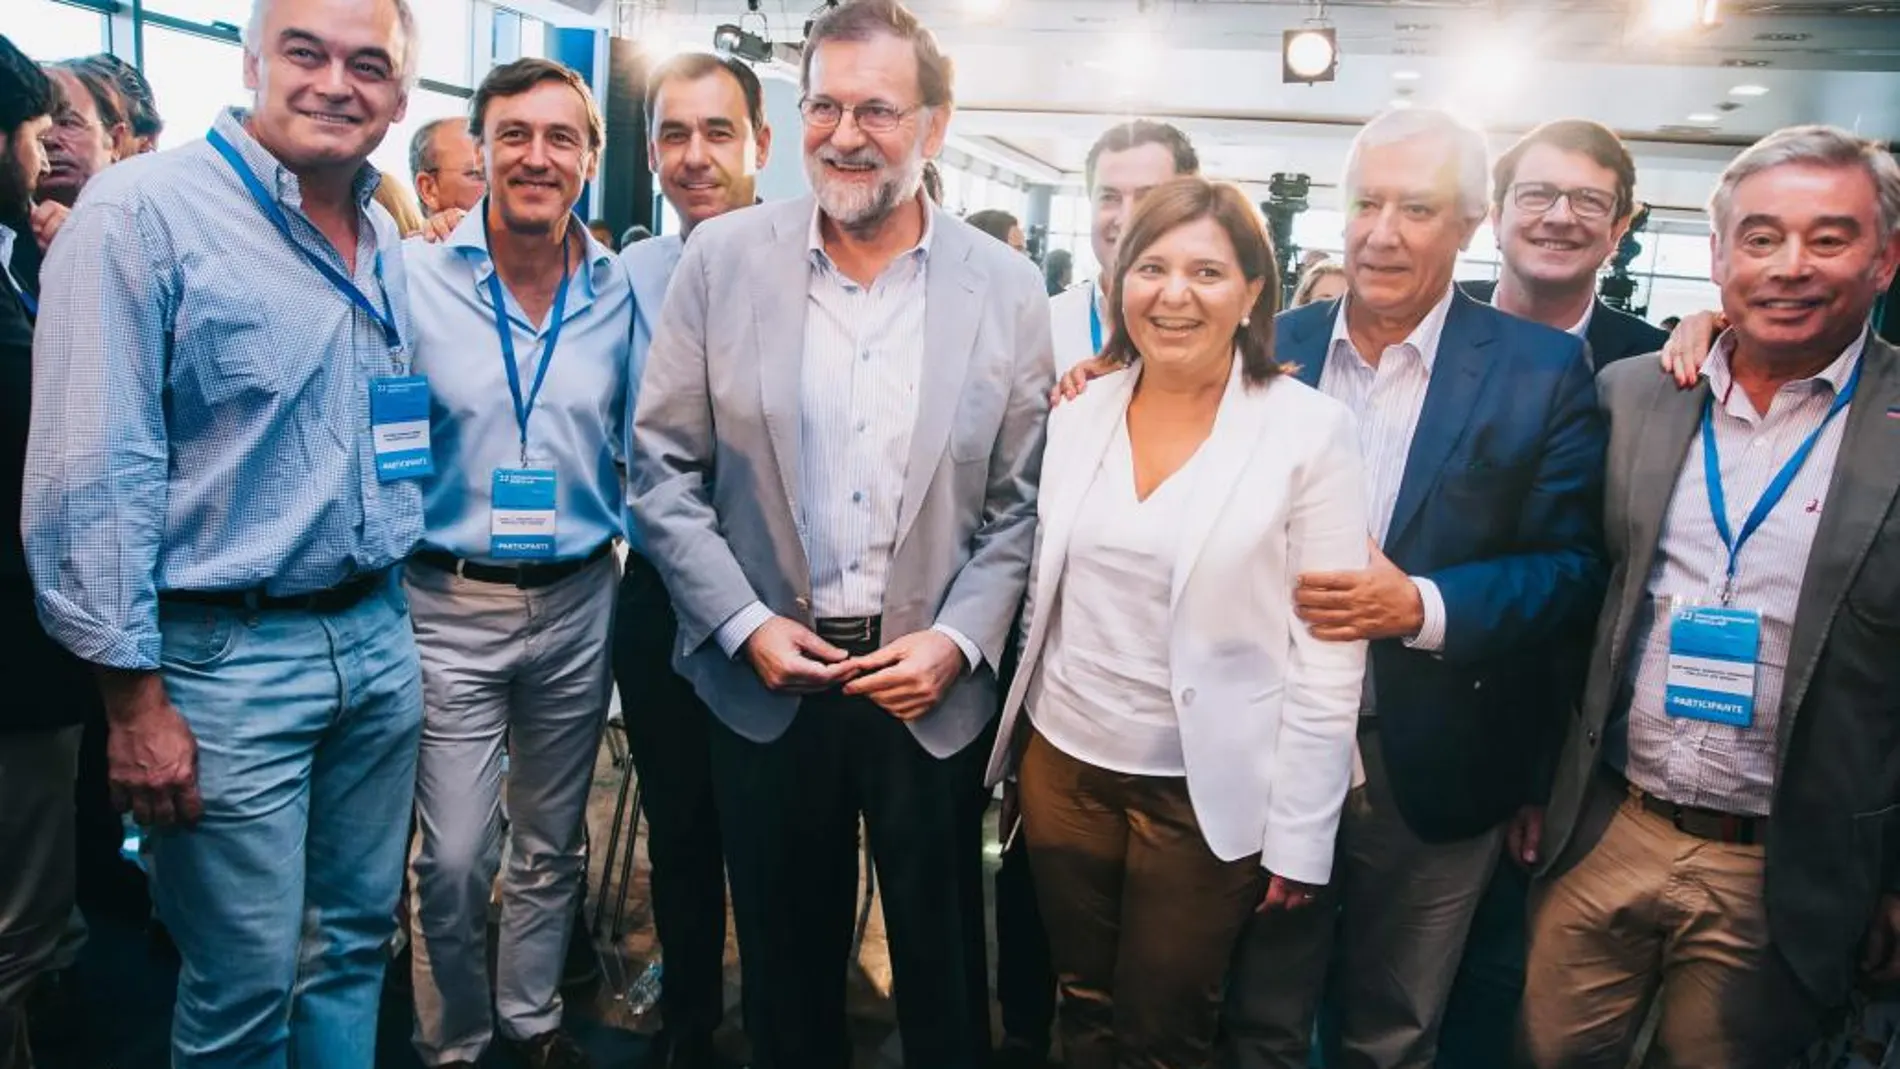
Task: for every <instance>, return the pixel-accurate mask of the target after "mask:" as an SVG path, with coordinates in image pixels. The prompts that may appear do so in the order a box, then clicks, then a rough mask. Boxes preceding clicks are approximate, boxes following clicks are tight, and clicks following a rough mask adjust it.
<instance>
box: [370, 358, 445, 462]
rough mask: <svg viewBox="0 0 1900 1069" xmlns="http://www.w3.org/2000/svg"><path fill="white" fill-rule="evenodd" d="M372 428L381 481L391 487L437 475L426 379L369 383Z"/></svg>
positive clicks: (412, 377) (408, 377)
mask: <svg viewBox="0 0 1900 1069" xmlns="http://www.w3.org/2000/svg"><path fill="white" fill-rule="evenodd" d="M369 426H370V435H371V439H372V441H373V443H374V446H375V450H376V477H377V478H378V479H380V480H382V481H383V482H386V483H387V482H395V481H397V480H400V479H420V478H423V477H424V476H428V475H434V474H435V457H434V455H433V453H432V452H431V450H430V447H429V380H428V379H427V378H426V377H424V376H422V375H390V376H384V377H382V378H376V379H371V380H369Z"/></svg>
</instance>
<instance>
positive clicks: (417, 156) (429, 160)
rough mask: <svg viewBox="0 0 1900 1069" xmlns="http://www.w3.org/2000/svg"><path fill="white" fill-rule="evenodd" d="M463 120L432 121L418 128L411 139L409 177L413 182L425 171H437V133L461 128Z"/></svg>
mask: <svg viewBox="0 0 1900 1069" xmlns="http://www.w3.org/2000/svg"><path fill="white" fill-rule="evenodd" d="M462 122H463V120H461V119H459V118H457V117H455V116H450V117H449V118H446V119H431V120H429V121H428V122H425V123H423V124H422V125H421V126H419V127H417V128H416V132H415V133H414V134H412V135H410V137H409V177H410V179H411V180H413V179H414V178H415V177H416V176H417V175H419V174H422V173H423V172H425V171H433V170H435V132H436V131H437V130H440V129H442V128H443V127H444V126H454V127H457V128H459V127H460V126H461V125H462Z"/></svg>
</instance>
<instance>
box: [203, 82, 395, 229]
mask: <svg viewBox="0 0 1900 1069" xmlns="http://www.w3.org/2000/svg"><path fill="white" fill-rule="evenodd" d="M250 114H251V113H250V112H249V111H247V110H246V109H244V108H226V109H224V110H223V111H221V112H219V113H218V118H217V121H216V122H214V123H212V125H211V128H212V129H214V130H216V131H217V132H218V133H220V134H223V135H224V139H225V140H226V141H229V142H230V143H231V147H232V148H234V149H236V150H237V153H238V157H239V158H240V159H242V160H243V161H244V163H245V164H246V166H248V167H250V169H251V173H252V174H254V175H256V176H257V177H258V179H259V180H260V181H262V182H263V183H264V187H265V188H266V189H270V190H273V191H275V192H276V194H277V199H278V200H281V201H283V202H284V203H285V204H288V205H290V206H291V207H293V208H297V209H298V210H300V211H301V210H302V208H303V186H302V184H301V183H299V182H298V180H297V176H296V175H295V174H294V173H292V172H291V170H290V168H288V167H285V166H284V164H283V161H282V160H279V159H278V158H277V157H276V156H274V155H272V154H271V151H270V150H269V149H267V148H265V147H264V146H263V145H260V144H258V142H257V139H256V138H254V137H252V136H251V132H250V131H249V130H246V129H245V128H244V122H245V120H246V119H248V118H250ZM382 181H383V173H382V172H381V171H378V170H377V169H376V168H375V166H374V165H372V164H371V163H370V162H369V161H367V160H365V161H364V162H363V164H362V166H360V167H358V168H357V169H356V177H355V178H354V179H352V180H351V186H350V195H351V196H352V197H353V198H354V199H355V200H356V206H357V207H358V208H362V209H365V210H367V209H368V208H369V202H370V199H371V198H372V197H374V196H375V195H376V187H377V186H379V185H381V184H382Z"/></svg>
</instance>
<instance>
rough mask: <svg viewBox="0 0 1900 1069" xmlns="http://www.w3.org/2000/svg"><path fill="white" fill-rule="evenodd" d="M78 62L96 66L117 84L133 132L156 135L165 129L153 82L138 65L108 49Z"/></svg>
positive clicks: (136, 134) (135, 133) (133, 134)
mask: <svg viewBox="0 0 1900 1069" xmlns="http://www.w3.org/2000/svg"><path fill="white" fill-rule="evenodd" d="M79 62H80V63H84V64H86V65H88V66H91V67H95V68H97V69H98V70H99V71H100V72H101V73H103V74H105V75H106V76H107V77H109V78H111V79H112V81H113V84H114V85H116V86H117V87H118V90H119V99H120V100H121V101H123V102H124V104H125V121H126V122H127V123H128V124H129V125H130V126H131V127H132V136H134V137H157V136H158V135H159V134H162V133H164V132H165V120H164V119H163V118H162V117H160V116H159V114H158V101H157V99H156V98H154V97H153V96H152V83H151V82H148V81H146V80H145V75H144V74H143V73H142V72H141V71H140V70H139V69H138V68H137V67H134V66H133V65H131V64H130V63H127V62H126V61H125V60H122V59H120V58H119V57H117V56H115V55H113V54H112V53H110V52H98V53H95V54H93V55H90V56H87V57H86V58H85V59H82V60H80V61H79Z"/></svg>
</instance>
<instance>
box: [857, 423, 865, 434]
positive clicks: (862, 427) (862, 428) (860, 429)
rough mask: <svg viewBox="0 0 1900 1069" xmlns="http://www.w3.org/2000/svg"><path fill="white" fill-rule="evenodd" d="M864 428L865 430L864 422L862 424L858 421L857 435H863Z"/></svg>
mask: <svg viewBox="0 0 1900 1069" xmlns="http://www.w3.org/2000/svg"><path fill="white" fill-rule="evenodd" d="M864 428H865V422H864V421H863V420H859V421H858V433H859V434H863V433H864Z"/></svg>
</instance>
